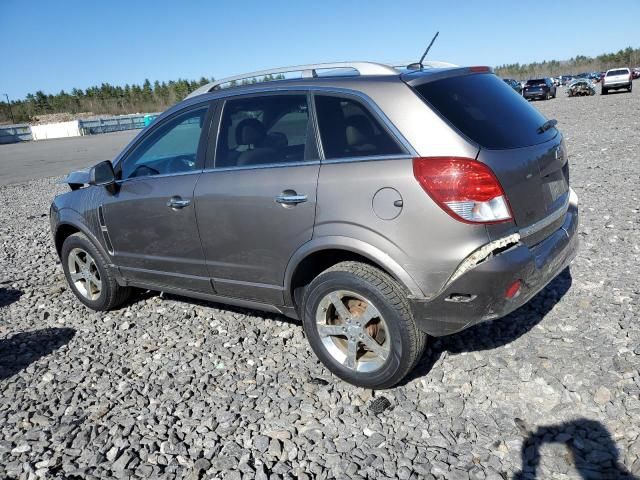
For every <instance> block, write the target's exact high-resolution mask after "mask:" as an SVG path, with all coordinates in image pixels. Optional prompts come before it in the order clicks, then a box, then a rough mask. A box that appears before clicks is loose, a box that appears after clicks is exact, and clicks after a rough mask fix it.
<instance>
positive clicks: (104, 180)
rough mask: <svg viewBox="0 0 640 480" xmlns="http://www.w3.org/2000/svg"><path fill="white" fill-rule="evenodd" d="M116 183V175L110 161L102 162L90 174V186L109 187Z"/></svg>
mask: <svg viewBox="0 0 640 480" xmlns="http://www.w3.org/2000/svg"><path fill="white" fill-rule="evenodd" d="M115 182H116V174H115V172H114V171H113V165H112V164H111V162H110V161H109V160H105V161H104V162H100V163H99V164H97V165H96V166H94V167H93V168H92V169H91V171H90V172H89V185H102V186H105V187H107V186H109V185H113V184H114V183H115Z"/></svg>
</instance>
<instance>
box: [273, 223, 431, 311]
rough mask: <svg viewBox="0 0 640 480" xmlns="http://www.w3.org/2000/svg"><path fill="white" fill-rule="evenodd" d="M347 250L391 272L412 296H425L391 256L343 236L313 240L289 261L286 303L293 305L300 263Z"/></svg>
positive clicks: (286, 275) (285, 291) (286, 279)
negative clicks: (293, 284)
mask: <svg viewBox="0 0 640 480" xmlns="http://www.w3.org/2000/svg"><path fill="white" fill-rule="evenodd" d="M332 249H336V250H345V251H348V252H353V253H356V254H358V255H362V256H363V257H365V258H367V259H369V260H371V261H372V262H373V263H374V264H376V265H379V266H380V267H381V268H383V269H384V270H386V271H387V272H389V273H390V274H391V275H392V276H393V277H394V278H395V279H396V280H397V281H398V282H400V283H401V284H402V285H404V286H405V287H406V288H407V290H409V292H410V293H411V295H416V296H419V297H422V296H424V294H423V293H422V291H421V290H420V287H418V284H417V283H416V282H415V280H414V279H413V278H412V277H411V275H409V274H408V273H407V271H406V270H405V269H404V268H402V266H401V265H400V264H399V263H398V262H396V261H395V260H394V259H393V258H391V256H389V254H387V253H385V252H383V251H382V250H380V249H379V248H377V247H374V246H373V245H370V244H368V243H366V242H363V241H361V240H357V239H355V238H351V237H342V236H324V237H317V238H313V239H312V240H310V241H309V242H307V243H305V244H304V245H302V246H301V247H300V248H299V249H298V250H297V251H296V252H295V253H294V254H293V255H292V257H291V258H290V259H289V263H288V264H287V269H286V270H285V278H284V287H285V290H284V294H285V303H286V304H287V305H293V303H294V302H293V298H292V295H291V282H292V280H293V275H294V273H295V271H296V269H297V268H298V266H299V265H300V263H301V262H302V261H303V260H304V259H305V258H307V257H308V256H309V255H311V254H313V253H315V252H319V251H322V250H332Z"/></svg>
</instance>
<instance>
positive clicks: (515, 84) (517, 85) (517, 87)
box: [502, 78, 522, 95]
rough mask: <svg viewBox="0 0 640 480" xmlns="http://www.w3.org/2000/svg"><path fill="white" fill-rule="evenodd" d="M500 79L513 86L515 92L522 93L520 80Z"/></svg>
mask: <svg viewBox="0 0 640 480" xmlns="http://www.w3.org/2000/svg"><path fill="white" fill-rule="evenodd" d="M502 80H503V81H504V83H506V84H507V85H509V86H510V87H511V88H513V89H514V90H515V91H516V92H518V93H519V94H520V95H522V85H521V84H520V82H518V81H517V80H514V79H513V78H503V79H502Z"/></svg>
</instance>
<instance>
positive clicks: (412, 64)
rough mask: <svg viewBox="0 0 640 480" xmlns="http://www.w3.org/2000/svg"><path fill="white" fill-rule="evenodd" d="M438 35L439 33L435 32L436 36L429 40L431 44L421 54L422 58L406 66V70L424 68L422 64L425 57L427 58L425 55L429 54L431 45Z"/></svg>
mask: <svg viewBox="0 0 640 480" xmlns="http://www.w3.org/2000/svg"><path fill="white" fill-rule="evenodd" d="M439 34H440V32H436V34H435V35H434V36H433V38H432V39H431V43H429V46H428V47H427V49H426V50H425V51H424V53H423V54H422V57H420V61H419V62H416V63H411V64H409V65H407V70H422V68H423V67H424V65H423V64H422V62H423V61H424V59H425V57H426V56H427V53H429V50H431V45H433V42H435V41H436V38H438V35H439Z"/></svg>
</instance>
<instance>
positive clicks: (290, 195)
mask: <svg viewBox="0 0 640 480" xmlns="http://www.w3.org/2000/svg"><path fill="white" fill-rule="evenodd" d="M307 200H308V198H307V196H306V195H298V194H297V193H296V192H295V191H293V190H285V191H284V192H282V193H281V194H280V195H278V196H277V197H276V198H275V201H276V203H279V204H280V205H282V206H283V207H289V206H293V205H297V204H298V203H304V202H306V201H307Z"/></svg>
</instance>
